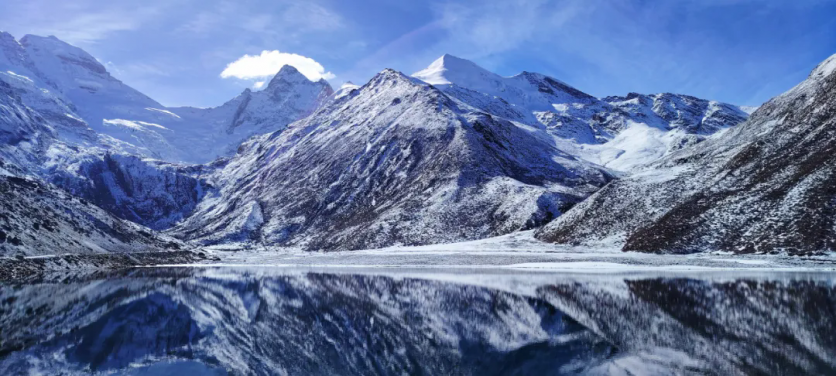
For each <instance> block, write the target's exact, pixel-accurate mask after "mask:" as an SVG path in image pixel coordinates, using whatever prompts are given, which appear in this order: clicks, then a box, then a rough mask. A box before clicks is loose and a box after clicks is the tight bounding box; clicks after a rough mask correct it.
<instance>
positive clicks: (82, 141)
mask: <svg viewBox="0 0 836 376" xmlns="http://www.w3.org/2000/svg"><path fill="white" fill-rule="evenodd" d="M21 80H22V81H21ZM27 82H28V81H26V80H23V79H22V78H20V77H16V76H8V75H3V74H2V73H0V160H2V161H4V164H5V165H6V169H7V170H9V171H10V173H11V174H14V175H17V176H28V177H30V178H33V179H43V180H44V181H46V182H50V183H53V184H56V185H58V186H59V187H61V188H64V189H66V190H67V191H68V192H71V193H73V194H75V195H77V196H79V197H82V198H85V199H87V200H89V201H90V202H92V203H94V204H97V205H99V206H101V207H102V208H104V209H106V210H108V211H110V212H111V213H113V214H114V215H116V216H117V217H120V218H123V219H129V220H131V221H134V222H136V223H140V224H142V225H146V226H149V227H152V228H156V229H161V228H166V227H168V226H170V225H171V224H172V223H173V222H175V221H176V220H179V219H180V218H182V217H183V216H185V215H186V214H188V213H189V212H190V211H191V210H192V209H194V207H195V205H196V203H197V201H198V200H199V199H200V197H201V196H202V190H203V186H204V182H202V181H201V180H200V179H199V177H193V176H191V174H190V173H186V172H182V171H180V170H181V168H180V167H178V166H174V165H168V164H165V163H162V162H158V161H152V160H145V159H141V158H138V157H135V156H127V155H120V154H111V153H110V152H111V150H125V149H126V148H124V147H122V146H121V145H118V144H117V147H112V148H110V147H108V145H107V144H108V142H109V141H111V140H110V139H108V138H105V137H101V136H99V135H96V134H95V132H93V131H92V130H91V129H90V128H88V127H87V125H86V123H84V122H83V121H81V120H79V119H78V118H77V117H76V116H74V115H73V114H72V112H67V113H61V112H60V111H61V110H66V111H71V110H70V109H69V108H68V107H62V102H60V101H57V100H56V98H55V97H54V96H51V94H50V93H49V92H48V91H40V90H34V91H33V90H31V89H32V87H31V86H29V85H27ZM9 83H11V84H14V85H17V86H13V85H10V84H9ZM24 102H27V103H34V104H35V105H38V106H39V107H40V109H39V110H36V109H34V108H32V107H29V106H27V105H26V103H24ZM73 141H74V142H73ZM127 150H131V149H127Z"/></svg>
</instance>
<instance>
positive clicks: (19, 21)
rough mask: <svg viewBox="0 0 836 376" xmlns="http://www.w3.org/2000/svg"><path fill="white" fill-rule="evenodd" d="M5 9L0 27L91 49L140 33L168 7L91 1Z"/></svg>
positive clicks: (13, 3) (19, 4)
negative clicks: (113, 37)
mask: <svg viewBox="0 0 836 376" xmlns="http://www.w3.org/2000/svg"><path fill="white" fill-rule="evenodd" d="M131 3H134V4H131ZM4 5H7V9H4V11H3V12H2V14H1V15H0V23H2V24H3V25H4V27H5V28H8V29H12V30H26V32H27V33H30V34H38V35H55V36H58V37H60V38H61V39H62V40H64V41H67V42H69V43H72V44H76V45H89V44H93V43H97V42H99V41H101V40H103V39H105V38H108V37H109V36H110V35H112V34H113V33H116V32H123V31H130V30H137V29H139V28H140V27H141V26H142V25H143V24H144V23H145V22H146V21H147V20H148V19H150V18H152V17H154V16H156V15H158V14H159V13H160V12H161V11H162V9H163V8H164V7H165V5H148V4H142V5H139V4H138V3H135V2H115V3H107V4H101V3H98V2H94V1H90V0H78V1H71V2H67V1H64V2H40V1H17V0H10V1H8V2H4Z"/></svg>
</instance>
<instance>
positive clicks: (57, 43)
mask: <svg viewBox="0 0 836 376" xmlns="http://www.w3.org/2000/svg"><path fill="white" fill-rule="evenodd" d="M20 44H21V45H22V46H23V47H24V48H25V49H26V50H27V51H28V52H29V54H30V55H32V56H33V58H35V59H36V60H39V59H44V58H45V57H48V56H50V57H53V58H58V59H60V60H61V61H62V63H63V64H72V65H75V66H78V67H81V68H83V69H86V70H89V71H92V72H95V73H97V74H107V69H105V67H104V65H102V64H101V63H99V61H98V60H96V58H94V57H93V56H92V55H90V54H88V53H87V51H84V50H82V49H81V48H78V47H76V46H73V45H71V44H69V43H67V42H64V41H62V40H60V39H58V38H57V37H55V36H54V35H50V36H48V37H42V36H37V35H31V34H27V35H25V36H23V38H20Z"/></svg>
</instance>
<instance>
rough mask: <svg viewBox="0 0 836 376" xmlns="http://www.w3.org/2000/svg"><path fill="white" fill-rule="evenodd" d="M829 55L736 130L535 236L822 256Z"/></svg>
mask: <svg viewBox="0 0 836 376" xmlns="http://www.w3.org/2000/svg"><path fill="white" fill-rule="evenodd" d="M834 70H836V55H834V56H833V57H831V58H829V59H828V60H826V61H825V62H823V63H822V64H821V65H819V66H818V67H817V68H816V69H815V70H814V71H813V72H812V73H811V74H810V76H809V78H808V79H807V80H805V81H804V82H802V83H801V84H799V85H798V86H796V87H795V88H793V89H792V90H790V91H788V92H787V93H784V94H782V95H780V96H778V97H776V98H774V99H772V100H770V101H769V102H767V103H766V104H764V105H763V106H761V107H760V108H759V109H758V110H757V111H756V112H755V113H753V114H752V116H751V117H750V118H749V120H748V121H746V122H745V123H744V124H742V125H740V126H738V127H735V128H733V129H730V130H728V131H727V132H725V133H724V134H722V135H719V136H718V137H713V138H711V139H709V140H708V141H706V142H703V143H701V144H699V145H696V146H693V147H689V148H685V149H683V150H681V151H679V152H677V153H674V154H671V155H670V156H668V157H666V158H664V159H663V160H661V161H660V162H658V163H657V164H655V167H656V169H653V170H648V171H647V172H645V173H641V174H637V175H634V176H631V177H629V178H626V179H622V180H620V181H617V182H615V183H613V184H610V185H608V186H607V187H605V188H604V189H602V190H601V191H599V192H597V193H596V194H595V195H593V196H592V197H590V198H589V199H588V200H587V201H585V202H584V203H582V204H580V205H578V206H576V207H575V208H574V209H573V210H572V211H570V212H569V213H567V214H566V215H564V216H563V217H561V218H559V219H558V220H556V221H554V222H553V223H550V224H549V225H547V226H546V227H544V228H543V229H541V230H540V231H539V232H538V234H537V236H538V237H539V238H540V239H542V240H546V241H552V242H559V243H590V242H597V241H616V242H618V243H619V244H623V246H624V250H634V251H643V252H671V253H689V252H698V251H712V250H719V251H727V252H735V253H753V252H787V253H789V254H811V253H817V252H823V251H832V250H833V249H834V248H836V247H834V242H835V241H836V233H834V222H833V218H834V215H833V210H832V202H833V201H834V198H836V197H835V196H836V192H834V190H833V186H834V180H833V179H834V176H836V168H834V166H833V163H832V158H831V157H832V154H833V150H834V142H836V135H834V134H833V129H834V125H836V102H834V100H833V98H836V74H834Z"/></svg>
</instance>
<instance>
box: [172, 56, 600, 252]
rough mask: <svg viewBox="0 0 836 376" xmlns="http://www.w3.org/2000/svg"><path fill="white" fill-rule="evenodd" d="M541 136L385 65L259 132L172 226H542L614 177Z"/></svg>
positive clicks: (410, 229) (474, 232) (194, 232)
mask: <svg viewBox="0 0 836 376" xmlns="http://www.w3.org/2000/svg"><path fill="white" fill-rule="evenodd" d="M541 133H542V132H541V131H539V130H537V129H534V128H531V127H526V126H523V125H521V124H514V123H511V122H508V121H506V120H502V119H499V118H496V117H493V116H491V115H488V114H485V113H483V112H480V111H478V110H475V109H473V108H471V107H469V106H467V105H466V104H464V103H462V102H460V101H458V100H455V99H453V98H450V97H449V96H447V95H445V94H444V93H443V92H441V91H439V90H437V89H436V88H434V87H432V86H429V85H426V84H425V83H423V82H421V81H418V80H415V79H412V78H409V77H406V76H404V75H402V74H401V73H399V72H396V71H393V70H385V71H383V72H382V73H380V74H378V75H377V76H376V77H374V78H373V79H372V80H371V81H370V82H369V83H368V84H366V85H364V86H363V87H362V88H360V89H359V90H355V91H352V92H351V93H350V94H349V95H347V96H345V97H343V98H340V99H338V100H336V101H333V102H330V103H329V104H328V105H326V106H325V107H324V108H322V109H320V110H319V111H317V112H316V113H314V114H313V115H312V116H310V117H308V118H306V119H303V120H301V121H298V122H296V123H293V124H292V125H291V126H289V127H288V129H287V130H286V131H284V132H281V133H280V132H276V133H273V134H269V135H264V136H261V137H257V138H254V139H252V140H250V141H248V142H246V143H245V144H243V145H242V147H241V150H240V151H239V153H238V155H236V156H235V157H234V158H233V159H232V160H231V161H230V162H229V163H228V164H227V165H226V166H225V167H224V168H223V169H222V170H220V171H219V172H218V173H217V174H216V176H215V177H214V179H215V181H216V185H217V186H219V187H222V188H221V190H220V192H219V193H218V194H216V195H209V196H207V197H206V199H204V200H203V201H202V202H201V203H200V204H199V205H198V208H197V210H196V212H195V214H194V215H192V216H191V217H189V218H188V219H186V220H185V221H184V222H182V223H180V224H179V225H178V226H177V227H176V228H175V229H174V230H173V232H172V233H174V234H177V235H178V236H181V237H183V238H184V239H194V240H198V241H201V242H204V243H217V242H224V241H246V240H254V241H258V242H261V243H264V244H271V245H289V246H300V247H303V248H307V249H360V248H371V247H381V246H386V245H393V244H428V243H436V242H449V241H455V240H463V239H476V238H480V237H486V236H491V235H498V234H504V233H508V232H511V231H515V230H519V229H522V228H530V227H533V226H537V225H539V224H542V223H544V222H546V221H548V220H550V219H551V218H553V217H554V216H557V215H560V213H561V212H563V211H564V210H565V209H566V208H568V207H569V206H571V205H572V204H574V203H575V202H577V201H579V200H581V199H582V198H583V197H585V196H586V195H588V194H589V193H591V192H593V191H594V190H596V189H597V188H598V187H600V186H601V185H603V184H604V183H606V182H607V181H608V179H609V176H608V175H607V174H606V173H604V172H602V171H600V170H598V169H597V168H595V167H593V166H591V165H589V164H588V163H585V162H582V161H579V160H577V159H575V158H573V157H571V156H569V155H567V154H565V153H562V152H561V151H559V150H557V149H555V148H554V147H553V146H552V145H551V144H550V142H549V139H548V138H547V137H543V135H542V134H541Z"/></svg>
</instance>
